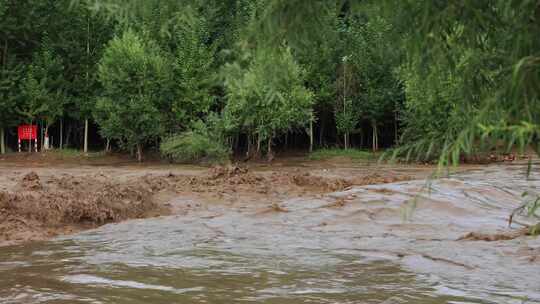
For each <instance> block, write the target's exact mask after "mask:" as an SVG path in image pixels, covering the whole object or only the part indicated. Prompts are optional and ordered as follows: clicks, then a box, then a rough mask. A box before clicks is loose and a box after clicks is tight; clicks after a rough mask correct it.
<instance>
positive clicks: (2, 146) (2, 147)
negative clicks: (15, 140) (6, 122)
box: [0, 128, 6, 154]
mask: <svg viewBox="0 0 540 304" xmlns="http://www.w3.org/2000/svg"><path fill="white" fill-rule="evenodd" d="M5 136H6V135H5V132H4V128H0V154H6V138H5Z"/></svg>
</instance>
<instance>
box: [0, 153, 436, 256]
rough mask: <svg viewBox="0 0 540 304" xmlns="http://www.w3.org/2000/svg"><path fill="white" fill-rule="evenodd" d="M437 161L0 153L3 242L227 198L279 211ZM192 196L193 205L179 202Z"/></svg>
mask: <svg viewBox="0 0 540 304" xmlns="http://www.w3.org/2000/svg"><path fill="white" fill-rule="evenodd" d="M432 172H433V168H432V167H427V166H405V165H399V166H396V165H393V166H388V165H378V164H375V163H363V164H360V163H353V162H351V161H349V160H346V159H334V160H332V161H306V160H305V159H304V158H286V159H281V160H276V161H275V162H273V163H272V164H266V163H251V164H241V165H229V166H224V167H199V166H178V165H170V164H163V163H145V164H142V165H141V164H137V163H133V162H132V161H131V160H129V159H125V158H122V157H116V156H109V157H100V158H92V159H77V158H69V159H64V158H59V157H57V156H54V155H43V154H31V155H27V154H14V155H9V156H4V157H2V158H0V246H5V245H13V244H18V243H22V242H28V241H33V240H43V239H48V238H51V237H55V236H58V235H64V234H71V233H76V232H79V231H82V230H86V229H91V228H96V227H98V226H101V225H104V224H107V223H113V222H120V221H123V220H127V219H134V218H148V217H155V216H160V215H171V214H183V213H185V212H187V209H189V208H191V207H192V206H191V205H193V206H200V205H205V204H213V205H215V204H222V205H225V206H230V207H235V208H237V207H240V208H241V207H243V206H245V207H253V206H256V207H257V208H260V209H261V212H265V210H270V211H279V208H280V207H279V205H278V203H279V202H282V201H284V200H287V199H291V198H299V197H303V198H317V197H320V196H321V195H323V194H324V193H329V192H335V191H342V190H346V189H348V188H350V187H352V186H360V185H370V184H382V183H392V182H396V181H403V180H410V179H421V178H425V177H427V176H429V175H430V174H431V173H432ZM186 200H190V201H192V202H193V204H187V205H186V204H184V203H182V204H177V203H175V202H178V201H182V202H185V201H186Z"/></svg>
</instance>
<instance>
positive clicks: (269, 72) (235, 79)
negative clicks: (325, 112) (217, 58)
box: [225, 47, 313, 157]
mask: <svg viewBox="0 0 540 304" xmlns="http://www.w3.org/2000/svg"><path fill="white" fill-rule="evenodd" d="M226 77H227V78H226V83H225V86H226V89H227V100H228V101H227V105H226V107H225V116H226V117H227V118H228V119H230V121H232V122H233V123H234V125H236V126H237V127H238V128H239V130H241V131H244V132H246V133H247V134H248V135H249V136H250V138H251V139H255V138H256V142H257V150H256V151H257V153H259V152H260V151H261V144H262V143H263V142H264V141H266V142H267V149H268V156H269V157H271V153H272V150H271V149H272V139H273V138H275V137H276V136H277V135H280V134H281V133H283V132H287V131H291V130H294V129H295V128H299V127H305V126H306V125H307V124H308V123H309V122H310V121H311V120H312V119H313V113H312V105H313V94H312V93H311V92H310V91H309V90H308V89H307V88H306V87H305V86H304V83H303V71H302V69H301V68H300V66H299V65H298V64H297V63H296V61H295V60H294V58H293V56H292V54H291V50H290V49H289V48H286V47H280V48H278V49H277V50H273V49H270V50H268V49H257V50H255V52H254V54H253V58H251V60H250V62H249V64H248V66H247V67H246V68H245V69H244V68H242V67H241V66H240V65H239V64H238V63H236V64H232V65H229V66H228V67H227V76H226Z"/></svg>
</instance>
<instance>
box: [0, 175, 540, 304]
mask: <svg viewBox="0 0 540 304" xmlns="http://www.w3.org/2000/svg"><path fill="white" fill-rule="evenodd" d="M525 171H526V168H525V167H524V166H522V165H504V166H502V165H501V166H498V165H494V166H488V167H485V168H482V169H479V170H472V171H469V172H465V173H459V174H456V175H452V176H450V177H449V178H442V179H437V180H432V181H430V182H427V181H426V180H425V179H418V180H408V181H401V182H395V183H388V184H380V185H369V186H352V187H349V188H347V189H345V190H343V191H339V192H333V193H326V194H322V195H319V196H317V197H298V198H289V199H286V200H284V201H279V202H276V203H274V204H272V205H269V206H268V207H265V208H261V205H260V204H256V202H254V204H252V205H251V204H236V205H231V206H229V205H224V204H215V205H212V204H206V205H201V206H199V207H198V205H197V204H196V202H193V201H192V200H187V199H186V200H183V199H182V198H177V199H174V198H173V199H172V204H176V205H182V204H186V205H187V204H189V205H190V206H192V208H190V209H189V210H188V211H186V212H185V213H183V214H177V215H171V216H165V217H159V218H152V219H140V220H131V221H127V222H123V223H119V224H110V225H105V226H102V227H100V228H98V229H94V230H89V231H86V232H83V233H80V234H75V235H71V236H64V237H59V238H56V239H53V240H50V241H43V242H35V243H28V244H25V245H17V246H10V247H4V248H0V303H17V304H18V303H21V304H22V303H25V304H26V303H182V304H190V303H276V304H277V303H279V304H285V303H287V304H288V303H385V304H392V303H420V304H422V303H426V304H427V303H433V304H435V303H455V304H457V303H519V304H521V303H540V239H539V238H537V237H533V236H519V237H515V238H504V239H497V238H496V237H494V238H493V239H492V240H491V241H486V240H481V239H475V238H474V237H471V238H466V237H464V236H466V235H468V234H469V233H478V234H486V235H497V234H501V235H504V234H512V233H513V232H515V231H517V230H518V229H520V228H522V227H524V226H525V225H527V224H531V223H533V221H532V220H530V219H529V218H527V217H525V216H520V215H518V216H516V217H515V223H514V224H513V226H512V228H510V229H508V215H509V214H510V213H511V212H512V210H513V209H514V208H516V207H517V206H519V205H520V204H521V203H522V201H523V199H524V198H523V197H522V194H523V193H524V192H525V191H528V193H529V196H534V194H535V193H536V192H538V191H540V189H539V187H540V179H539V178H540V173H539V172H537V170H536V169H534V170H533V172H532V174H531V176H530V177H529V178H526V176H525Z"/></svg>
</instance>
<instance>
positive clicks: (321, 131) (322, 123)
mask: <svg viewBox="0 0 540 304" xmlns="http://www.w3.org/2000/svg"><path fill="white" fill-rule="evenodd" d="M323 139H324V119H322V117H321V127H320V129H319V147H322V146H323V145H324V144H323Z"/></svg>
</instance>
